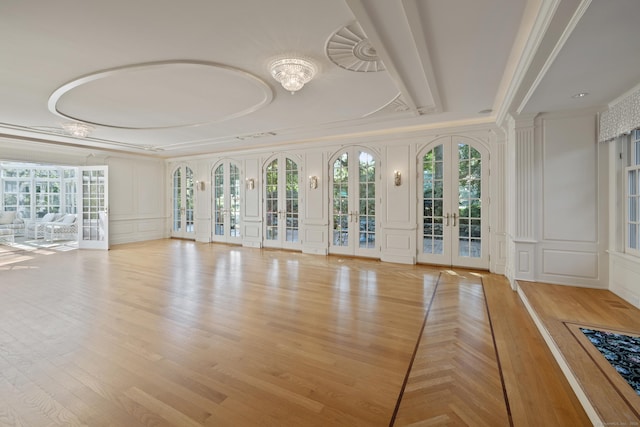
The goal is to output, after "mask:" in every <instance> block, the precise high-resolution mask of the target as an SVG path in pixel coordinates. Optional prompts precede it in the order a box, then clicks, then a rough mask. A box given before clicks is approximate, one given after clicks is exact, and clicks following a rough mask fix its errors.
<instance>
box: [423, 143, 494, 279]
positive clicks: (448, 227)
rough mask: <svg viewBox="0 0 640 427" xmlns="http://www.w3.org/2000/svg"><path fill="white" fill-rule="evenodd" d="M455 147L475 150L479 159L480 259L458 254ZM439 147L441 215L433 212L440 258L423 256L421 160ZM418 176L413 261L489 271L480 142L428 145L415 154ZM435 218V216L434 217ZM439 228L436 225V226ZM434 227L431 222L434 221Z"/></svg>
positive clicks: (485, 154)
mask: <svg viewBox="0 0 640 427" xmlns="http://www.w3.org/2000/svg"><path fill="white" fill-rule="evenodd" d="M458 144H466V145H469V146H470V147H472V148H473V149H475V150H477V151H478V152H479V153H480V156H481V162H482V163H481V184H480V192H481V197H480V203H481V213H480V256H479V257H471V256H463V255H461V251H460V238H459V234H460V195H459V185H458V183H459V166H460V159H459V154H458V149H457V147H458ZM439 145H442V146H443V176H442V180H443V193H442V212H441V213H440V212H435V209H434V213H433V215H434V217H435V216H437V217H439V220H440V221H441V224H442V225H441V226H442V234H443V242H442V253H441V254H430V253H424V252H423V248H424V246H423V245H424V243H423V232H424V228H423V227H424V223H423V221H422V218H423V209H424V204H423V203H424V202H423V200H424V199H423V197H424V196H423V188H424V174H423V158H424V156H425V155H426V154H427V153H428V152H429V151H431V150H433V149H434V148H436V147H437V146H439ZM417 165H418V166H417V170H418V171H419V172H418V185H417V191H418V206H417V208H418V214H417V218H418V227H417V230H418V235H417V242H418V245H417V249H418V254H417V260H418V262H424V263H429V264H439V265H449V266H456V267H467V268H478V269H488V268H489V248H490V245H489V239H490V235H489V203H488V201H489V168H490V158H489V150H488V149H487V148H486V147H485V146H484V145H483V144H481V143H480V142H478V141H476V140H474V139H472V138H469V137H464V136H445V137H441V138H438V139H436V140H434V141H431V142H430V143H429V144H427V145H426V146H425V147H424V148H423V149H422V150H421V151H420V152H419V153H418V158H417ZM438 214H439V215H438ZM438 225H439V224H438ZM434 227H435V221H434Z"/></svg>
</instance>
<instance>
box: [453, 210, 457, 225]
mask: <svg viewBox="0 0 640 427" xmlns="http://www.w3.org/2000/svg"><path fill="white" fill-rule="evenodd" d="M452 217H453V226H454V227H455V226H456V218H458V214H457V213H454V214H453V215H452Z"/></svg>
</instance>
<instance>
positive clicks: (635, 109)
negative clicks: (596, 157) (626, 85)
mask: <svg viewBox="0 0 640 427" xmlns="http://www.w3.org/2000/svg"><path fill="white" fill-rule="evenodd" d="M637 128H640V88H636V90H634V91H633V92H632V93H631V94H629V95H627V96H625V97H623V98H620V99H619V100H618V101H615V102H614V103H612V104H610V105H609V108H608V109H607V110H606V111H604V112H603V113H601V114H600V132H599V135H598V141H599V142H604V141H609V140H611V139H614V138H617V137H618V136H620V135H623V134H628V133H629V132H631V131H632V130H633V129H637Z"/></svg>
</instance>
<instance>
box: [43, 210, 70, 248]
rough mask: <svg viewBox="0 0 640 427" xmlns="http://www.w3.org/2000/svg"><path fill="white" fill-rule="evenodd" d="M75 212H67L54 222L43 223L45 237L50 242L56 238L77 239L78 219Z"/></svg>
mask: <svg viewBox="0 0 640 427" xmlns="http://www.w3.org/2000/svg"><path fill="white" fill-rule="evenodd" d="M76 218H77V217H76V215H75V214H66V215H65V216H63V217H62V218H60V219H59V220H57V221H54V222H48V223H45V224H44V225H43V230H44V239H45V240H46V241H49V242H53V241H54V240H76V239H77V237H78V221H77V220H76Z"/></svg>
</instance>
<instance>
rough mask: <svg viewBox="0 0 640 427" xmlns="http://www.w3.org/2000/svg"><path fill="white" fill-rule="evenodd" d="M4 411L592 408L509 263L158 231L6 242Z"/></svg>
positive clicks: (378, 421)
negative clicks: (116, 241) (77, 246)
mask: <svg viewBox="0 0 640 427" xmlns="http://www.w3.org/2000/svg"><path fill="white" fill-rule="evenodd" d="M0 425H3V426H4V425H11V426H56V425H65V426H69V425H71V426H76V425H89V426H162V425H174V426H214V425H215V426H244V425H248V426H251V425H273V426H316V425H317V426H328V425H345V426H360V425H362V426H386V425H396V426H399V425H470V426H476V425H478V426H481V425H487V426H499V425H515V426H527V425H531V426H541V425H544V426H581V425H588V419H587V418H586V415H585V413H584V411H583V410H582V408H581V406H580V405H579V403H578V401H577V399H576V397H575V396H574V394H573V393H572V392H571V390H570V388H569V385H568V383H567V382H566V380H564V377H563V376H562V374H561V372H560V369H559V367H558V365H557V364H556V363H555V361H554V360H553V357H552V355H551V353H550V352H549V350H548V349H547V348H546V346H545V345H544V342H543V340H542V337H541V336H540V334H539V333H538V331H537V330H536V328H535V325H534V324H533V322H532V321H531V319H530V317H529V316H528V314H527V312H526V310H525V308H524V306H523V305H522V303H521V302H520V300H519V298H518V296H517V294H516V293H515V292H513V291H511V290H510V288H509V286H508V284H507V283H506V281H505V279H504V278H503V277H502V276H496V275H491V274H488V273H484V272H472V271H465V270H449V269H443V268H436V267H428V266H420V265H418V266H407V265H396V264H390V263H381V262H378V261H371V260H361V259H351V258H343V257H335V256H329V257H322V256H313V255H304V254H300V253H297V252H284V251H267V250H258V249H249V248H240V247H234V246H225V245H214V244H199V243H194V242H189V241H181V240H159V241H153V242H144V243H136V244H128V245H119V246H116V247H114V248H113V249H112V250H110V251H108V252H99V251H77V250H70V251H64V250H62V251H58V250H55V249H51V250H48V249H41V250H38V251H30V252H27V251H20V252H11V251H10V250H9V249H8V247H7V246H0Z"/></svg>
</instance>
